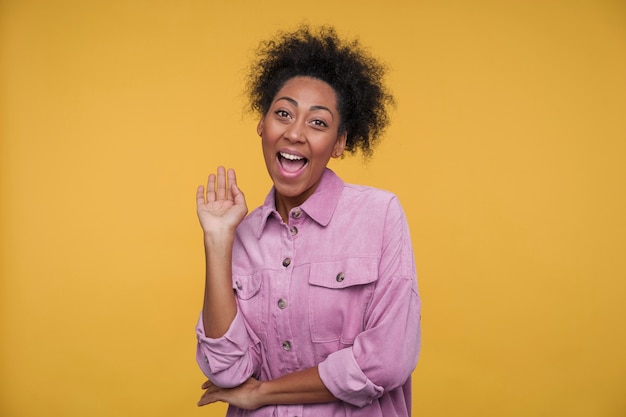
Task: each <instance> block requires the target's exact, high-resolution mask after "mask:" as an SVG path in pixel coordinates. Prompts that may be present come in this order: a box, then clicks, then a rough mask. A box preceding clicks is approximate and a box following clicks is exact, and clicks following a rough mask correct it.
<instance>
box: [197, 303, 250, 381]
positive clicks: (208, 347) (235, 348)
mask: <svg viewBox="0 0 626 417" xmlns="http://www.w3.org/2000/svg"><path fill="white" fill-rule="evenodd" d="M196 336H197V339H198V345H197V349H196V360H197V362H198V365H199V366H200V369H201V370H202V372H203V373H204V374H205V375H206V376H207V377H208V378H209V379H210V380H211V381H212V382H213V383H214V384H216V385H218V386H220V387H223V388H230V387H235V386H238V385H241V384H242V383H243V382H244V381H246V380H247V379H248V378H250V377H251V376H252V375H254V374H255V370H256V369H257V364H256V363H255V362H256V361H255V359H254V358H255V357H256V355H255V354H254V347H255V345H256V344H257V343H258V341H256V342H255V341H254V339H253V338H251V337H250V334H249V331H248V329H247V328H246V325H245V322H244V319H243V317H242V316H241V314H240V313H239V312H237V315H236V316H235V318H234V320H233V322H232V323H231V325H230V327H229V328H228V331H227V332H226V334H224V336H222V337H220V338H217V339H212V338H209V337H206V335H205V334H204V323H203V321H202V314H200V318H199V319H198V324H197V326H196Z"/></svg>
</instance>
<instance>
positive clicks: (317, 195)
mask: <svg viewBox="0 0 626 417" xmlns="http://www.w3.org/2000/svg"><path fill="white" fill-rule="evenodd" d="M343 185H344V182H343V181H342V180H341V178H339V177H338V176H337V174H335V173H334V172H333V171H332V170H331V169H330V168H326V169H325V170H324V172H323V173H322V178H321V180H320V183H319V184H318V186H317V188H316V189H315V191H314V192H313V194H311V196H310V197H309V198H307V200H306V201H305V202H304V203H302V205H301V206H300V209H301V210H302V211H304V212H305V213H306V214H307V215H308V216H309V217H310V218H312V219H313V220H315V221H316V222H317V223H318V224H319V225H320V226H324V227H325V226H327V225H328V223H330V219H331V218H332V217H333V213H334V212H335V209H336V208H337V203H339V198H340V197H341V192H342V190H343ZM275 192H276V189H275V188H274V187H272V189H271V190H270V192H269V193H268V194H267V197H265V203H263V207H262V208H261V210H262V216H261V224H260V225H259V230H258V232H257V237H258V238H260V237H261V235H262V234H263V230H264V229H265V225H266V224H267V219H268V218H269V216H271V215H272V214H273V215H275V216H276V218H280V215H279V214H278V212H277V211H276V201H275V199H274V193H275Z"/></svg>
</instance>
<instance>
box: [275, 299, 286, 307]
mask: <svg viewBox="0 0 626 417" xmlns="http://www.w3.org/2000/svg"><path fill="white" fill-rule="evenodd" d="M277 304H278V308H280V309H281V310H284V309H286V308H287V301H286V300H285V299H283V298H281V299H280V300H278V303H277Z"/></svg>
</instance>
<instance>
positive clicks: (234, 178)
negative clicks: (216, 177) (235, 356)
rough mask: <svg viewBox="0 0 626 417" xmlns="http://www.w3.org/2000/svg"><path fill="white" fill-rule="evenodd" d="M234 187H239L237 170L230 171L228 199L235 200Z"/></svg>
mask: <svg viewBox="0 0 626 417" xmlns="http://www.w3.org/2000/svg"><path fill="white" fill-rule="evenodd" d="M233 186H235V187H236V186H237V174H235V170H234V169H232V168H230V169H229V170H228V199H229V200H231V201H232V200H233V197H234V193H233Z"/></svg>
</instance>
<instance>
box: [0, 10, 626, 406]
mask: <svg viewBox="0 0 626 417" xmlns="http://www.w3.org/2000/svg"><path fill="white" fill-rule="evenodd" d="M301 22H309V23H310V24H312V25H318V24H331V25H334V26H335V27H336V28H337V30H338V31H339V33H340V34H342V35H343V36H347V37H358V38H359V39H360V40H361V42H362V43H363V44H364V45H367V46H368V47H369V48H370V51H371V52H372V53H373V54H374V55H375V56H377V57H378V58H380V59H381V60H382V61H384V62H386V63H387V64H388V65H389V68H390V71H389V76H388V82H389V86H390V88H391V89H392V91H393V92H394V93H395V96H396V99H397V107H396V109H395V110H394V112H393V114H392V125H391V127H390V129H389V130H388V131H387V133H386V135H385V139H384V141H383V142H382V143H381V145H380V146H379V148H378V149H377V151H376V153H375V155H374V158H373V159H372V160H370V161H369V162H367V163H365V162H364V161H363V160H362V159H361V158H360V157H359V156H356V157H347V158H344V159H342V160H339V161H335V162H333V163H332V168H333V169H334V170H335V171H336V172H337V173H338V174H339V175H340V176H341V177H342V178H343V179H344V180H346V181H348V182H353V183H360V184H368V185H372V186H375V187H380V188H385V189H388V190H391V191H393V192H394V193H396V194H397V195H398V196H399V198H400V201H401V202H402V204H403V206H404V209H405V211H406V213H407V216H408V220H409V224H410V228H411V232H412V237H413V243H414V248H415V258H416V261H417V266H418V276H419V287H420V292H421V296H422V299H423V321H422V324H423V350H422V355H421V358H420V362H419V364H418V367H417V369H416V370H415V372H414V415H415V416H424V417H450V416H477V417H478V416H479V417H491V416H493V417H502V416H507V417H531V416H568V417H576V416H581V417H582V416H593V417H623V416H624V415H626V395H624V394H625V392H626V354H625V352H626V334H625V327H624V321H625V319H626V303H625V302H624V299H625V298H626V261H625V256H624V253H625V250H626V220H625V217H626V216H625V214H626V3H624V2H623V1H608V0H578V1H567V0H554V1H545V0H528V1H521V0H520V1H497V0H484V1H481V0H476V1H462V0H444V1H440V0H418V1H406V0H385V1H369V0H349V1H334V0H333V1H331V0H318V1H316V2H296V3H293V2H291V3H290V2H255V1H242V0H230V1H211V0H209V1H200V0H152V1H148V0H126V1H123V0H106V1H105V0H94V1H79V0H53V1H43V0H41V1H36V0H23V1H20V0H0V140H1V142H0V181H1V182H0V187H1V188H0V245H1V246H0V248H1V255H0V256H1V258H0V273H1V278H0V415H2V416H3V417H4V416H6V417H22V416H37V417H41V416H59V417H61V416H62V417H79V416H80V417H84V416H90V417H97V416H103V417H105V416H106V417H111V416H115V417H135V416H148V415H149V416H154V417H157V416H168V417H171V416H181V417H182V416H221V415H223V414H224V410H225V406H224V405H211V406H208V407H205V408H202V409H198V408H197V407H196V406H195V403H196V401H197V400H198V398H199V397H200V395H201V390H200V385H201V383H202V382H203V381H204V378H203V376H202V374H201V373H200V371H199V370H198V368H197V366H196V364H195V344H196V341H195V334H194V326H195V323H196V319H197V317H198V314H199V311H200V308H201V301H202V289H203V268H204V266H203V252H202V236H201V231H200V227H199V225H198V222H197V219H196V215H195V200H194V197H195V190H196V187H197V185H198V184H200V183H203V182H204V181H205V178H206V175H207V174H208V173H209V172H211V171H213V170H214V169H215V167H216V166H217V165H219V164H222V165H226V166H228V167H233V168H235V169H236V170H237V172H238V174H239V179H240V186H241V188H242V189H243V190H244V192H245V193H246V196H247V199H248V204H249V207H250V209H252V208H254V207H256V206H258V205H259V204H261V203H262V201H263V198H264V197H265V195H266V193H267V192H268V190H269V187H270V185H271V183H270V181H269V178H268V176H267V174H266V171H265V166H264V163H263V159H262V156H261V150H260V143H259V139H258V137H257V135H256V130H255V125H256V120H255V118H254V117H253V116H252V115H250V114H248V113H247V112H246V109H245V100H244V96H243V92H242V91H243V78H244V75H245V72H246V66H247V65H248V63H249V62H250V58H251V57H252V51H253V50H254V48H255V47H256V45H257V44H258V42H259V41H260V40H262V39H265V38H267V37H269V36H271V35H272V34H273V33H275V31H276V30H277V29H293V28H294V27H296V26H297V25H298V24H299V23H301ZM373 215H374V214H373Z"/></svg>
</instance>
